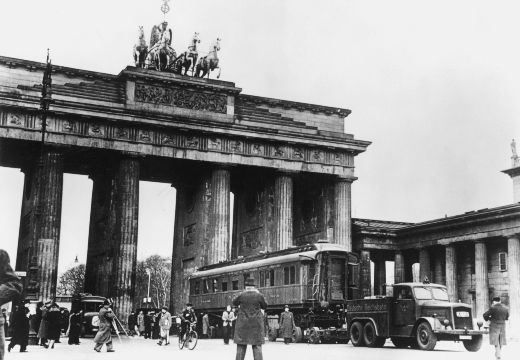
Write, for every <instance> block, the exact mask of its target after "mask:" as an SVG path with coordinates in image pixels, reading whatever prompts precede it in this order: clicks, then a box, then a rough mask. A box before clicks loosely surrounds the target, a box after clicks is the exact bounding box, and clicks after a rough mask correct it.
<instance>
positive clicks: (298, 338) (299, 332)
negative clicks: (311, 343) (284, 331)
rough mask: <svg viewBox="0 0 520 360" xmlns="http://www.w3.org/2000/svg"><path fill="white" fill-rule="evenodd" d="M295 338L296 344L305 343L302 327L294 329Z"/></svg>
mask: <svg viewBox="0 0 520 360" xmlns="http://www.w3.org/2000/svg"><path fill="white" fill-rule="evenodd" d="M293 337H294V342H295V343H301V342H302V341H303V332H302V328H301V327H299V326H296V327H295V328H294V334H293Z"/></svg>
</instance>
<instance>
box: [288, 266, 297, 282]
mask: <svg viewBox="0 0 520 360" xmlns="http://www.w3.org/2000/svg"><path fill="white" fill-rule="evenodd" d="M289 281H290V283H291V284H296V268H295V267H294V266H291V267H290V268H289Z"/></svg>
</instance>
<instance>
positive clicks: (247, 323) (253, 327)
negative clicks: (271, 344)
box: [233, 278, 267, 360]
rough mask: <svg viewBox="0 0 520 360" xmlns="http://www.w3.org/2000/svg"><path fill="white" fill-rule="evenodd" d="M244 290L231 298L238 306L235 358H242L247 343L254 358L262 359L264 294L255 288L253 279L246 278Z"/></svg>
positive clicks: (238, 359)
mask: <svg viewBox="0 0 520 360" xmlns="http://www.w3.org/2000/svg"><path fill="white" fill-rule="evenodd" d="M244 285H245V290H244V291H242V292H241V293H240V294H239V295H238V296H237V297H235V298H234V299H233V305H235V306H237V307H238V314H237V320H236V325H235V336H234V342H235V344H237V355H236V360H244V357H245V355H246V349H247V345H251V346H252V347H253V358H254V360H262V344H263V343H264V342H265V329H264V315H263V313H262V309H263V310H265V309H266V308H267V303H266V302H265V299H264V296H263V295H262V294H261V293H260V292H259V291H258V290H257V289H256V288H255V281H254V279H251V278H249V279H246V281H245V284H244Z"/></svg>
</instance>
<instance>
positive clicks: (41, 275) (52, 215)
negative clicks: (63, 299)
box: [32, 149, 63, 300]
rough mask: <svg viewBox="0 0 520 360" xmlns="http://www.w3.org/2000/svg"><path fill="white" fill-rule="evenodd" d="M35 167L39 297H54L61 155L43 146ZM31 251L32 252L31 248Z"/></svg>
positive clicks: (56, 270) (60, 190)
mask: <svg viewBox="0 0 520 360" xmlns="http://www.w3.org/2000/svg"><path fill="white" fill-rule="evenodd" d="M37 166H38V168H39V171H36V172H35V173H34V174H35V175H36V176H37V177H39V178H38V179H33V181H36V182H37V183H39V189H38V194H37V195H36V196H37V198H36V208H35V209H34V211H36V216H37V217H38V221H37V222H36V223H37V227H36V237H35V239H34V240H35V241H36V242H35V243H33V245H32V246H33V247H34V248H35V249H36V256H37V260H36V261H37V267H38V276H37V277H36V279H37V281H38V283H39V286H40V288H39V295H38V298H39V300H47V299H54V298H55V297H56V283H57V280H58V254H59V245H60V227H61V201H62V195H63V155H62V154H61V153H59V152H57V151H55V150H52V149H47V150H44V151H43V153H42V155H41V157H40V159H39V162H38V164H37ZM33 254H34V252H33Z"/></svg>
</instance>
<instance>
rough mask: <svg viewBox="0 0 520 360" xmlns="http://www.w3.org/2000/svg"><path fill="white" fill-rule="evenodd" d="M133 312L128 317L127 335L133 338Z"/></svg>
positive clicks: (134, 320)
mask: <svg viewBox="0 0 520 360" xmlns="http://www.w3.org/2000/svg"><path fill="white" fill-rule="evenodd" d="M135 322H136V317H135V312H133V311H132V312H131V313H130V315H128V334H129V335H132V336H134V334H135Z"/></svg>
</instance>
